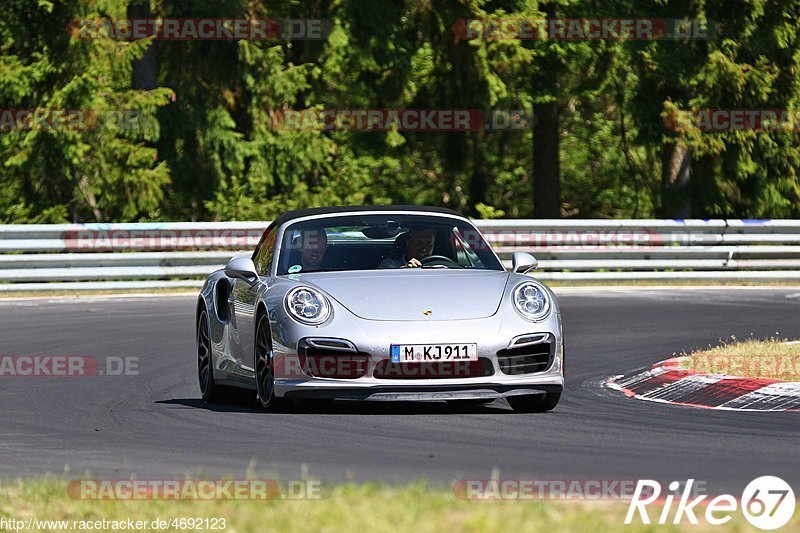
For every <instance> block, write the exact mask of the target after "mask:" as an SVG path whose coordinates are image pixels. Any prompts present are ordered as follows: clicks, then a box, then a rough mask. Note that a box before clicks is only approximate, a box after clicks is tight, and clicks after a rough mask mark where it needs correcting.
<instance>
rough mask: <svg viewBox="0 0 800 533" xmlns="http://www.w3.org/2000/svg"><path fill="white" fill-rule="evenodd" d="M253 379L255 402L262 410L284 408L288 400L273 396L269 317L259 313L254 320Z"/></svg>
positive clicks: (273, 410)
mask: <svg viewBox="0 0 800 533" xmlns="http://www.w3.org/2000/svg"><path fill="white" fill-rule="evenodd" d="M254 350H255V367H256V368H255V380H256V402H257V403H258V406H259V407H261V409H263V410H264V411H269V412H275V411H279V410H282V409H285V408H286V407H287V406H288V405H289V402H288V401H287V400H286V399H285V398H278V397H276V396H275V366H274V359H273V353H272V336H271V333H270V330H269V318H268V317H267V314H266V313H263V312H262V313H260V314H259V315H258V319H257V320H256V339H255V346H254Z"/></svg>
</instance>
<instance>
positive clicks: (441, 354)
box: [391, 343, 478, 363]
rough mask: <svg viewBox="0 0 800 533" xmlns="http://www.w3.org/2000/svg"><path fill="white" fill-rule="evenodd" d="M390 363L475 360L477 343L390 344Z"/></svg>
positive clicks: (476, 358)
mask: <svg viewBox="0 0 800 533" xmlns="http://www.w3.org/2000/svg"><path fill="white" fill-rule="evenodd" d="M391 355H392V363H426V362H427V363H429V362H438V361H477V360H478V345H477V344H469V343H467V344H392V351H391Z"/></svg>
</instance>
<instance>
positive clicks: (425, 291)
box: [302, 269, 508, 321]
mask: <svg viewBox="0 0 800 533" xmlns="http://www.w3.org/2000/svg"><path fill="white" fill-rule="evenodd" d="M302 281H303V282H307V283H309V284H313V285H316V286H317V287H319V288H320V289H322V290H323V291H325V292H326V293H327V294H328V295H330V296H331V297H332V298H334V299H336V300H337V301H338V302H339V303H340V304H342V305H343V306H344V307H346V308H347V309H348V310H349V311H350V312H351V313H353V314H354V315H356V316H358V317H360V318H363V319H367V320H419V321H423V320H424V321H437V320H466V319H475V318H484V317H488V316H492V315H493V314H495V313H496V312H497V309H498V307H499V306H500V302H501V299H502V298H503V294H504V292H505V286H506V282H507V281H508V273H507V272H502V271H497V270H446V269H408V270H402V271H401V270H379V271H359V272H336V273H315V274H305V275H304V276H302Z"/></svg>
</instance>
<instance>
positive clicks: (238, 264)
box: [225, 254, 258, 283]
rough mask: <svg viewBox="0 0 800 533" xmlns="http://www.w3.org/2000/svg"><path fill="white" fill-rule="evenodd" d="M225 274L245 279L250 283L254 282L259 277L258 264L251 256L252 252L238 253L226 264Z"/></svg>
mask: <svg viewBox="0 0 800 533" xmlns="http://www.w3.org/2000/svg"><path fill="white" fill-rule="evenodd" d="M225 275H226V276H228V277H229V278H239V279H243V280H245V281H247V282H248V283H254V282H255V281H256V280H257V279H258V274H257V273H256V265H255V264H254V263H253V260H252V259H251V258H250V254H242V255H237V256H234V257H233V259H231V260H230V261H228V264H227V265H225Z"/></svg>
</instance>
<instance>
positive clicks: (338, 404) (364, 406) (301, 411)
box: [155, 395, 513, 416]
mask: <svg viewBox="0 0 800 533" xmlns="http://www.w3.org/2000/svg"><path fill="white" fill-rule="evenodd" d="M155 403H157V404H160V405H167V406H182V407H185V408H192V409H203V410H206V411H215V412H224V413H263V414H264V415H267V416H268V415H270V414H293V415H311V414H313V415H317V414H325V415H436V414H512V413H513V411H512V410H511V409H510V408H509V407H508V404H507V403H506V402H505V401H504V400H497V401H494V402H492V403H490V404H486V405H470V404H463V403H457V402H449V403H448V402H366V401H348V400H342V401H320V400H304V401H302V402H296V403H289V404H288V405H281V406H280V407H279V408H278V409H277V410H276V411H274V412H270V413H267V412H264V411H263V410H261V409H260V408H259V407H258V406H256V404H255V400H254V398H253V397H252V396H250V395H243V396H239V395H237V396H235V397H232V398H230V399H226V400H224V401H221V402H214V403H206V402H204V401H203V400H202V399H201V398H174V399H170V400H158V401H156V402H155Z"/></svg>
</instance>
